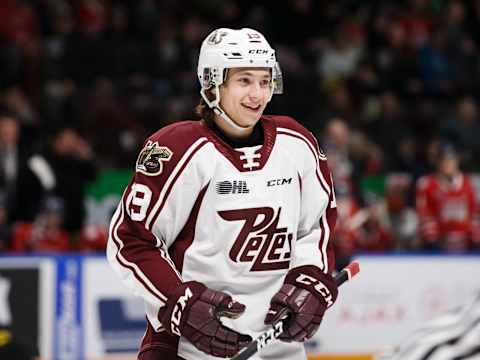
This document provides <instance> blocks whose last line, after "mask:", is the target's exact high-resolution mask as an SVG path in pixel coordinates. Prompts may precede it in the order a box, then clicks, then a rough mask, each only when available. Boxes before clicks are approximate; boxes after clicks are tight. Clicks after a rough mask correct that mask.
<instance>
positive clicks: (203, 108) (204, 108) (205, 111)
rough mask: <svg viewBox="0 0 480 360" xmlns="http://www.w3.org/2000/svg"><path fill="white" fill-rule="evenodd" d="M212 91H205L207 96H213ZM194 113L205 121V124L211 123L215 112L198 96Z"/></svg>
mask: <svg viewBox="0 0 480 360" xmlns="http://www.w3.org/2000/svg"><path fill="white" fill-rule="evenodd" d="M213 96H214V95H213V93H212V91H208V92H207V97H208V98H209V99H210V98H213ZM195 114H197V115H198V116H200V117H201V118H202V119H203V120H204V121H205V122H206V123H207V125H209V126H210V125H212V124H213V120H214V118H215V112H214V111H213V110H212V109H211V108H210V107H209V106H208V104H207V103H206V101H205V100H204V99H203V97H202V98H200V102H199V103H198V105H197V106H196V107H195Z"/></svg>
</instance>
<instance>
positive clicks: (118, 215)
mask: <svg viewBox="0 0 480 360" xmlns="http://www.w3.org/2000/svg"><path fill="white" fill-rule="evenodd" d="M124 197H125V194H124V195H123V196H122V199H121V201H120V204H119V205H118V208H117V211H116V212H115V214H114V215H113V218H112V224H114V225H112V226H111V228H110V237H111V239H112V240H113V241H114V243H115V245H116V246H117V249H118V251H117V253H116V255H115V258H116V259H117V261H118V263H119V264H120V265H121V266H122V267H124V268H126V269H129V270H130V271H131V272H132V273H133V275H134V276H135V278H136V279H137V280H138V281H139V282H140V283H141V284H142V285H143V287H144V288H145V289H146V290H147V291H148V292H149V293H151V294H152V295H153V296H155V297H156V298H157V299H159V300H160V301H161V302H162V303H165V302H166V301H167V297H166V296H165V295H164V294H162V293H161V292H160V291H159V290H158V289H157V288H156V287H155V286H154V285H153V284H152V283H151V281H150V280H149V279H148V278H147V277H146V276H145V274H143V272H142V271H141V270H140V268H139V267H138V266H137V265H136V264H135V263H133V262H130V261H128V260H127V259H125V257H124V256H123V255H122V249H123V247H124V244H123V242H122V240H121V239H120V238H119V236H118V228H119V227H120V225H121V223H122V221H123V219H124V216H125V214H124V209H123V206H124V205H123V200H124Z"/></svg>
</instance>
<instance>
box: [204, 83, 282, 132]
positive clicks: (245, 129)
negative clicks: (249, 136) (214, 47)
mask: <svg viewBox="0 0 480 360" xmlns="http://www.w3.org/2000/svg"><path fill="white" fill-rule="evenodd" d="M200 94H201V95H202V98H203V100H205V102H206V103H207V105H208V107H209V108H210V109H212V110H213V111H214V112H215V114H217V115H219V116H220V117H221V118H222V119H223V120H225V122H226V124H227V125H228V126H230V127H231V128H233V129H234V130H235V131H237V132H239V133H240V134H244V133H247V132H248V131H249V128H250V127H248V126H247V127H243V126H240V125H238V124H237V123H236V122H235V121H234V120H232V119H231V118H230V116H228V115H227V113H226V112H225V111H224V110H223V109H222V108H221V107H220V87H219V86H218V85H215V99H213V100H212V101H210V100H209V99H208V97H207V94H206V89H204V88H202V90H200ZM272 95H273V91H272V94H271V95H270V98H269V99H268V102H270V100H271V99H272Z"/></svg>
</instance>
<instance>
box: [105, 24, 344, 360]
mask: <svg viewBox="0 0 480 360" xmlns="http://www.w3.org/2000/svg"><path fill="white" fill-rule="evenodd" d="M198 78H199V80H200V84H201V96H202V100H201V103H200V104H199V106H198V108H197V112H198V113H199V115H200V116H201V117H202V120H201V121H183V122H178V123H175V124H172V125H170V126H167V127H165V128H163V129H161V130H160V131H158V132H156V133H155V134H153V135H152V136H150V137H149V138H148V139H147V141H146V142H145V144H144V147H143V149H142V150H141V152H140V154H139V156H138V160H137V163H136V172H135V174H134V176H133V178H132V180H131V182H130V184H129V185H128V187H127V188H126V190H125V192H124V195H123V197H122V200H121V202H120V204H119V206H118V208H117V210H116V212H115V214H114V215H113V218H112V221H111V225H110V234H109V242H108V249H107V254H108V259H109V262H110V264H111V265H112V267H113V268H114V269H115V270H116V272H117V273H118V274H119V275H120V277H121V278H122V280H123V281H124V282H125V284H126V285H128V286H129V287H130V288H131V289H132V290H133V292H134V293H135V294H137V295H140V296H141V297H143V299H144V301H145V305H146V315H147V320H148V325H147V331H146V333H145V336H144V338H143V340H142V344H141V347H140V351H139V355H138V358H139V359H140V360H153V359H155V360H174V359H214V358H217V357H231V356H233V355H234V354H236V353H237V352H239V351H240V350H241V349H242V348H243V347H244V346H246V345H247V344H248V343H249V341H250V340H251V336H252V337H253V336H257V335H259V334H260V333H262V332H263V331H265V330H266V329H267V328H268V327H269V326H270V324H272V323H274V322H276V321H277V320H278V319H280V318H281V317H282V316H284V315H286V314H288V315H289V316H290V322H289V326H288V327H287V329H286V330H285V332H284V333H283V334H282V336H281V340H283V341H282V342H278V343H275V344H274V345H273V346H270V347H267V348H266V349H264V351H262V352H261V353H260V354H257V357H256V358H255V359H272V360H273V359H275V360H279V359H280V360H281V359H285V360H286V359H288V360H300V359H302V360H304V359H306V353H305V350H304V347H303V344H302V342H303V341H304V340H305V339H308V338H310V337H311V336H312V335H313V334H314V333H315V332H316V330H317V329H318V327H319V325H320V322H321V320H322V317H323V315H324V312H325V311H326V309H327V308H328V307H330V306H331V305H332V304H333V303H334V301H335V299H336V297H337V288H336V285H335V283H334V281H333V279H332V276H331V271H332V269H333V268H334V264H333V253H332V248H331V245H330V244H331V242H330V241H329V240H330V238H331V237H332V234H333V228H334V224H335V220H336V205H335V197H334V193H333V186H332V178H331V175H330V171H329V169H328V167H327V161H326V158H325V156H324V154H323V153H322V152H321V150H320V149H319V146H318V144H317V142H316V140H315V138H314V137H313V136H312V134H311V133H310V132H309V131H307V130H306V129H305V128H304V127H302V126H301V125H300V124H299V123H297V122H296V121H295V120H293V119H292V118H289V117H286V116H266V115H263V111H264V109H265V107H266V106H267V104H268V102H269V101H270V99H271V98H272V95H273V94H277V93H281V91H282V77H281V72H280V68H279V66H278V64H277V62H276V58H275V52H274V50H273V49H272V48H271V47H270V45H269V44H268V42H267V41H266V40H265V38H264V37H263V35H262V34H260V33H259V32H257V31H255V30H252V29H241V30H232V29H226V28H222V29H218V30H215V31H214V32H212V33H211V34H210V35H209V36H208V37H207V38H206V39H205V40H204V42H203V44H202V47H201V50H200V56H199V61H198Z"/></svg>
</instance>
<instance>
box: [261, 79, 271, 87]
mask: <svg viewBox="0 0 480 360" xmlns="http://www.w3.org/2000/svg"><path fill="white" fill-rule="evenodd" d="M260 86H261V87H264V88H265V87H270V80H269V79H268V80H267V79H264V80H262V81H260Z"/></svg>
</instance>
